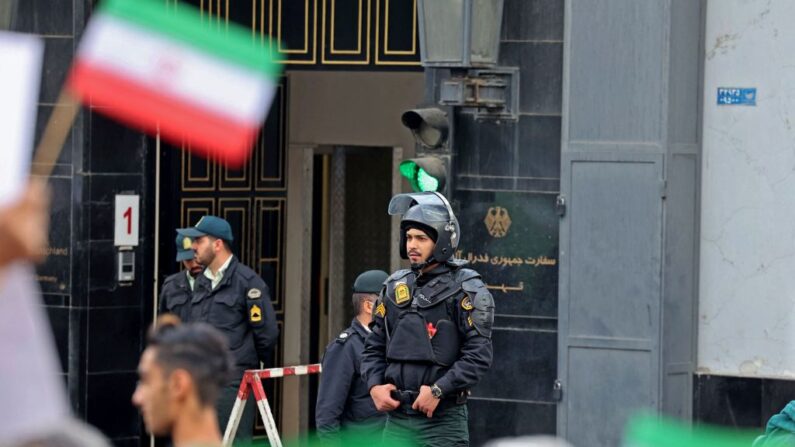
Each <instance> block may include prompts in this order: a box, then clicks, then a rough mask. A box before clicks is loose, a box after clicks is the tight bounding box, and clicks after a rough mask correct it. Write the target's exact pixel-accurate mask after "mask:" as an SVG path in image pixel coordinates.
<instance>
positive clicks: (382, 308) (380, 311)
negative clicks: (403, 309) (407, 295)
mask: <svg viewBox="0 0 795 447" xmlns="http://www.w3.org/2000/svg"><path fill="white" fill-rule="evenodd" d="M375 314H376V315H378V316H379V317H381V318H384V317H385V316H386V306H384V303H383V302H379V303H378V306H376V307H375Z"/></svg>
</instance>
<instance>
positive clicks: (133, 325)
mask: <svg viewBox="0 0 795 447" xmlns="http://www.w3.org/2000/svg"><path fill="white" fill-rule="evenodd" d="M143 331H144V329H143V325H142V322H141V308H140V307H122V308H102V309H89V310H88V372H89V373H97V372H109V371H110V372H116V371H134V370H135V369H136V368H137V367H138V357H139V356H140V354H141V351H142V349H141V345H142V340H141V338H142V335H141V334H143Z"/></svg>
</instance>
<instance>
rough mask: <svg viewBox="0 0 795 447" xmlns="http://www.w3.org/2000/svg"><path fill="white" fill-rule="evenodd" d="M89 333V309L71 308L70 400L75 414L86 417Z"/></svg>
mask: <svg viewBox="0 0 795 447" xmlns="http://www.w3.org/2000/svg"><path fill="white" fill-rule="evenodd" d="M87 334H88V310H87V309H86V308H84V307H71V308H70V309H69V346H70V349H69V357H68V364H69V381H68V392H69V400H70V401H71V403H72V408H73V409H74V410H75V414H77V415H78V416H80V417H85V409H86V400H87V395H86V366H87V364H88V352H87V351H86V349H85V346H86V344H87V343H88V341H87Z"/></svg>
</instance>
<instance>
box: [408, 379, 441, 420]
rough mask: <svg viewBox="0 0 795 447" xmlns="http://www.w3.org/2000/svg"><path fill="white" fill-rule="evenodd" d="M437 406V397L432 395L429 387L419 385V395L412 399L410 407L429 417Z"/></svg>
mask: <svg viewBox="0 0 795 447" xmlns="http://www.w3.org/2000/svg"><path fill="white" fill-rule="evenodd" d="M437 406H439V399H437V398H435V397H433V394H432V393H431V387H429V386H428V385H423V386H421V387H420V395H419V396H417V400H415V401H414V403H413V404H412V405H411V408H412V409H413V410H415V411H419V412H420V413H423V414H424V415H425V416H428V417H429V418H431V417H433V412H434V411H436V407H437Z"/></svg>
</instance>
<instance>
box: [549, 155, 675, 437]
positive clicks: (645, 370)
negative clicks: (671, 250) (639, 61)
mask: <svg viewBox="0 0 795 447" xmlns="http://www.w3.org/2000/svg"><path fill="white" fill-rule="evenodd" d="M561 177H562V178H561V197H562V198H563V200H564V202H565V205H566V208H565V209H566V212H565V214H564V216H563V217H562V220H561V226H560V229H561V230H560V231H561V233H560V271H559V273H560V283H559V291H560V295H559V311H558V314H559V315H558V317H559V339H558V350H559V351H558V375H559V380H560V382H561V386H562V401H561V402H560V404H559V406H558V434H559V435H560V436H563V437H565V438H566V439H568V440H569V441H570V442H571V443H573V444H574V445H575V446H579V447H601V446H604V447H608V446H610V447H613V446H618V445H620V439H621V433H622V430H623V427H624V424H625V422H626V420H627V418H628V416H629V415H631V414H632V413H633V412H635V411H636V410H638V409H640V408H654V407H656V406H657V404H658V402H659V399H660V397H659V396H660V382H659V380H658V373H657V371H659V369H660V348H659V340H660V321H661V320H660V313H661V310H660V305H661V303H662V300H661V294H662V290H661V289H662V288H661V269H662V243H663V238H662V234H663V233H662V232H663V228H662V226H663V218H662V213H663V195H664V183H663V155H662V154H644V153H638V152H628V151H623V152H618V151H616V152H564V153H563V160H562V172H561Z"/></svg>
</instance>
